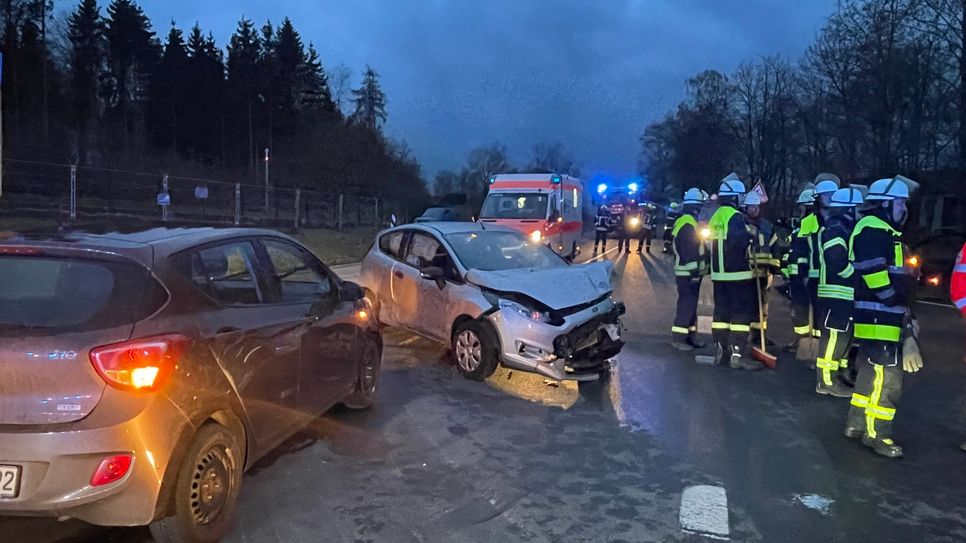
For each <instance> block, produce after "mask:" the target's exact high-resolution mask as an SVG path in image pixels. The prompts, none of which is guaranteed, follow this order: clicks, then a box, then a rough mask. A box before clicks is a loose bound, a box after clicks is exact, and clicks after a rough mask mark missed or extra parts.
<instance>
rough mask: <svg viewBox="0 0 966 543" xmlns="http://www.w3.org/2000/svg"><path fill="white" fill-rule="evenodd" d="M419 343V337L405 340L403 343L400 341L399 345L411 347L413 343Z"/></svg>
mask: <svg viewBox="0 0 966 543" xmlns="http://www.w3.org/2000/svg"><path fill="white" fill-rule="evenodd" d="M417 341H419V336H411V337H410V338H409V339H404V340H403V341H400V342H399V344H400V345H411V344H413V343H416V342H417Z"/></svg>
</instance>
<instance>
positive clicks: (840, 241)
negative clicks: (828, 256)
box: [822, 238, 849, 251]
mask: <svg viewBox="0 0 966 543" xmlns="http://www.w3.org/2000/svg"><path fill="white" fill-rule="evenodd" d="M836 245H841V246H842V247H843V248H844V249H846V250H847V249H848V248H849V246H848V245H847V244H846V243H845V240H844V239H842V238H833V239H830V240H828V241H826V242H825V243H823V244H822V249H824V250H826V251H827V250H829V249H831V248H832V247H835V246H836Z"/></svg>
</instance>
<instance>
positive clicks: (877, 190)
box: [865, 178, 909, 202]
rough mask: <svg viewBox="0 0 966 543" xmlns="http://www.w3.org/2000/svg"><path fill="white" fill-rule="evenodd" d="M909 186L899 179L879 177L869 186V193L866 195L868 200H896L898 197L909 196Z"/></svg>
mask: <svg viewBox="0 0 966 543" xmlns="http://www.w3.org/2000/svg"><path fill="white" fill-rule="evenodd" d="M908 197H909V186H908V185H906V184H905V183H903V182H902V181H901V180H899V179H895V178H893V179H879V180H878V181H876V182H874V183H872V185H871V186H870V187H869V194H868V195H867V196H866V197H865V201H867V202H881V201H886V200H895V199H896V198H908Z"/></svg>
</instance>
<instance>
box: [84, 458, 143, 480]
mask: <svg viewBox="0 0 966 543" xmlns="http://www.w3.org/2000/svg"><path fill="white" fill-rule="evenodd" d="M132 463H134V457H133V456H131V455H130V454H119V455H117V456H109V457H107V458H105V459H104V460H101V463H100V464H98V466H97V469H96V470H94V475H91V486H102V485H106V484H110V483H113V482H114V481H118V480H120V479H121V478H123V477H124V476H125V475H127V472H128V470H129V469H131V464H132Z"/></svg>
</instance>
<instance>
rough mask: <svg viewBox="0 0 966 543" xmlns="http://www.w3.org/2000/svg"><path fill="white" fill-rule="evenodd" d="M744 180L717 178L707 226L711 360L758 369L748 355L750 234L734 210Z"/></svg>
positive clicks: (753, 306)
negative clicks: (718, 182)
mask: <svg viewBox="0 0 966 543" xmlns="http://www.w3.org/2000/svg"><path fill="white" fill-rule="evenodd" d="M744 194H745V184H744V183H743V182H742V181H741V179H739V178H738V176H737V175H736V174H730V175H729V176H728V177H726V178H724V179H723V180H722V181H721V187H720V188H719V190H718V204H719V205H720V207H719V208H718V209H717V211H715V212H714V215H712V217H711V220H710V221H709V227H710V229H711V281H712V283H713V284H714V316H713V318H712V323H711V334H712V336H713V337H714V343H715V362H716V363H718V364H728V365H729V366H731V368H733V369H747V370H758V369H761V368H762V367H763V366H762V364H761V363H760V362H758V361H756V360H753V359H751V358H749V357H748V354H749V352H748V334H749V332H751V322H752V320H754V315H755V314H756V312H757V310H758V308H757V306H756V304H757V296H756V295H755V280H754V276H753V274H752V271H751V267H750V265H749V262H748V249H749V247H750V246H751V241H752V240H751V234H750V233H749V232H748V226H747V223H746V222H745V218H744V215H743V214H742V213H741V212H739V211H738V205H739V198H741V197H742V196H743V195H744Z"/></svg>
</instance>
